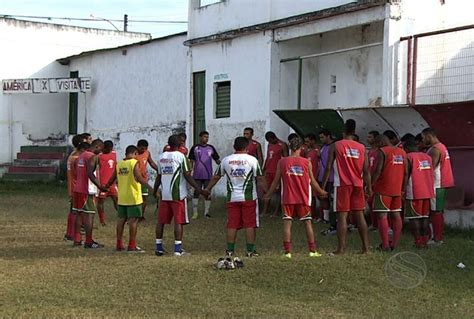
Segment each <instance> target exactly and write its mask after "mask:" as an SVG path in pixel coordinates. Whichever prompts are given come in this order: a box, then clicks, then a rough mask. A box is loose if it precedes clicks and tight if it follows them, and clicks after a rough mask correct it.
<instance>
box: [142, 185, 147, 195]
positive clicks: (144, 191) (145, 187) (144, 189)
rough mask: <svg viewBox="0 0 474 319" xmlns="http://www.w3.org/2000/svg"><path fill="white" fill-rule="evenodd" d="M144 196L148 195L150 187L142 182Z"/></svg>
mask: <svg viewBox="0 0 474 319" xmlns="http://www.w3.org/2000/svg"><path fill="white" fill-rule="evenodd" d="M142 196H148V187H147V186H146V185H143V184H142Z"/></svg>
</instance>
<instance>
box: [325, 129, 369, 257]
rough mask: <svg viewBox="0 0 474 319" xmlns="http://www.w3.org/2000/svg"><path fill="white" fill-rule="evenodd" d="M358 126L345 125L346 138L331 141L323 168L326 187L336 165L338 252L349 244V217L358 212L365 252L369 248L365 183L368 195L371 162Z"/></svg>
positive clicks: (335, 207)
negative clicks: (356, 134)
mask: <svg viewBox="0 0 474 319" xmlns="http://www.w3.org/2000/svg"><path fill="white" fill-rule="evenodd" d="M354 129H355V127H346V131H345V133H344V139H342V140H340V141H337V142H335V143H333V144H332V145H331V148H330V149H329V159H328V165H327V166H326V170H325V172H324V178H323V189H325V187H326V185H327V183H328V180H329V176H330V173H331V170H332V169H333V168H334V200H333V202H334V203H333V206H334V211H335V212H336V214H337V240H338V247H337V250H336V251H335V252H334V254H335V255H340V254H344V253H345V251H346V248H347V217H348V215H349V213H352V214H354V215H355V220H356V223H357V229H358V231H359V235H360V237H361V240H362V253H367V252H368V250H369V234H368V230H367V223H366V222H365V216H364V210H365V198H364V197H365V196H364V187H365V188H366V194H367V195H368V197H370V196H371V195H372V184H371V181H370V173H369V163H368V160H367V157H366V156H365V146H364V145H362V144H360V143H358V142H356V141H354V140H353V136H354Z"/></svg>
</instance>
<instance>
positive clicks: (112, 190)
mask: <svg viewBox="0 0 474 319" xmlns="http://www.w3.org/2000/svg"><path fill="white" fill-rule="evenodd" d="M117 196H118V190H117V186H111V187H110V188H109V190H108V191H107V192H99V198H107V197H117Z"/></svg>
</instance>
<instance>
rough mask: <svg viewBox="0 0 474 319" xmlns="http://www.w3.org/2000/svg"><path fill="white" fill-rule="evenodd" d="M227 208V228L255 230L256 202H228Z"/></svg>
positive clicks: (256, 225)
mask: <svg viewBox="0 0 474 319" xmlns="http://www.w3.org/2000/svg"><path fill="white" fill-rule="evenodd" d="M226 207H227V228H230V229H241V228H257V227H258V226H260V223H259V221H258V212H257V201H256V200H248V201H244V202H228V203H227V204H226Z"/></svg>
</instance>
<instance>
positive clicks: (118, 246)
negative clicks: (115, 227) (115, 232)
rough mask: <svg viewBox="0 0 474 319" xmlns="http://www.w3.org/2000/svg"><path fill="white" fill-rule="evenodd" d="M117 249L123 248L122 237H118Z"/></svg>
mask: <svg viewBox="0 0 474 319" xmlns="http://www.w3.org/2000/svg"><path fill="white" fill-rule="evenodd" d="M115 247H116V248H117V249H123V248H124V247H123V241H122V240H121V239H117V244H116V245H115Z"/></svg>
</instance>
